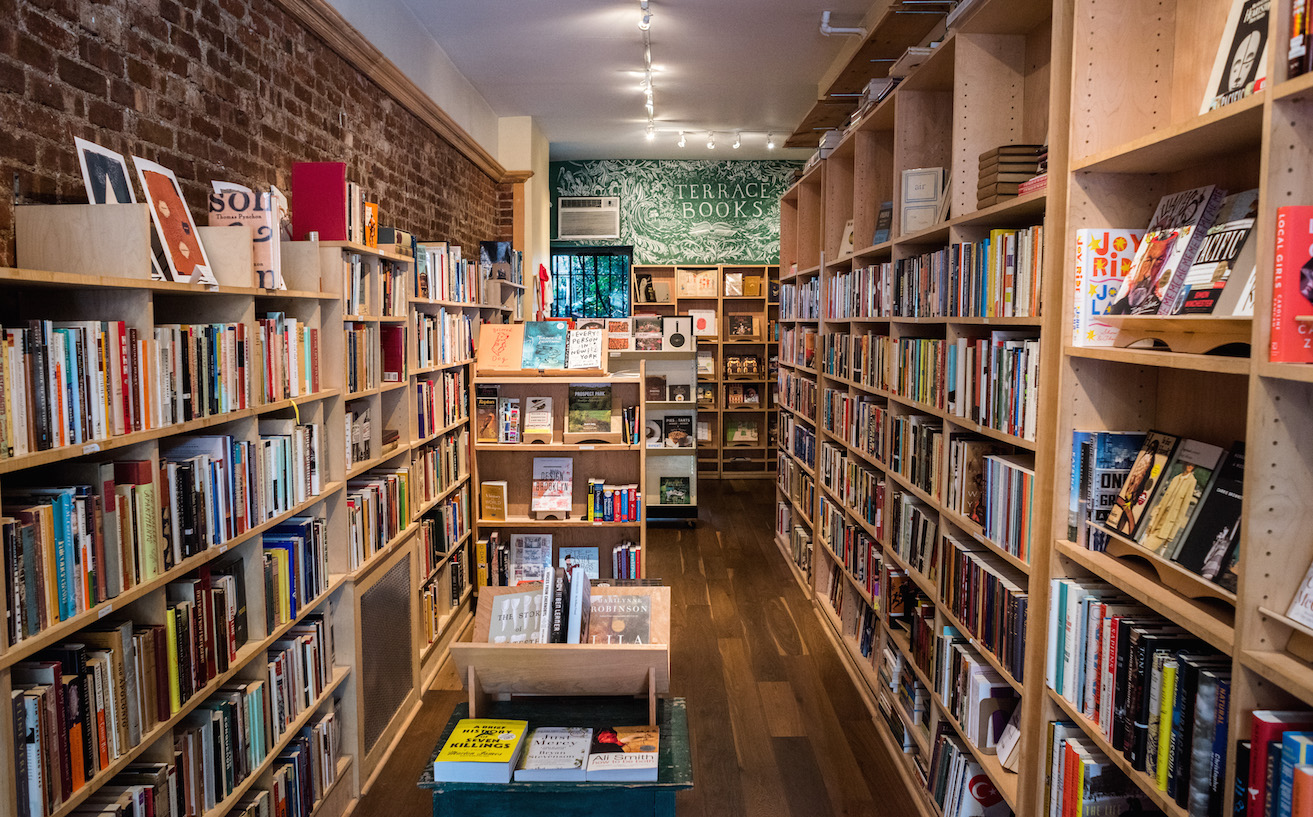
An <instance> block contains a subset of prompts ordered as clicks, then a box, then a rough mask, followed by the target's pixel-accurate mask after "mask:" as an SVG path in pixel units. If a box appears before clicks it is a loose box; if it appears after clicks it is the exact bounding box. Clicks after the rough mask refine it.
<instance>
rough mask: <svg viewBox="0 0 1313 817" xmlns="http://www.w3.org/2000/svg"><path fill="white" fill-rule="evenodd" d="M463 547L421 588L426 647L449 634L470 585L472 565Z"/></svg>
mask: <svg viewBox="0 0 1313 817" xmlns="http://www.w3.org/2000/svg"><path fill="white" fill-rule="evenodd" d="M467 552H468V551H466V549H465V545H461V546H459V547H458V548H456V550H455V551H453V552H452V558H451V559H450V560H449V561H448V562H447V563H446V564H445V565H443V567H442V570H439V571H438V573H437V574H436V575H434V576H432V577H431V578H429V579H428V580H427V581H426V582H425V583H424V584H423V586H421V587H420V591H419V592H420V597H419V598H420V622H421V624H422V626H423V628H424V638H425V643H426V644H432V643H433V642H435V641H437V640H438V639H439V638H440V637H442V635H443V633H445V632H446V631H447V624H448V623H449V621H450V619H451V614H452V611H453V610H455V609H456V608H457V607H458V606H460V601H461V599H462V598H463V597H464V596H465V591H466V589H468V588H469V586H470V576H469V566H468V564H467V559H466V556H465V554H466V553H467Z"/></svg>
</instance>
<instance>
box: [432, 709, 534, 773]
mask: <svg viewBox="0 0 1313 817" xmlns="http://www.w3.org/2000/svg"><path fill="white" fill-rule="evenodd" d="M528 729H529V722H528V721H520V720H495V719H490V718H463V719H461V720H460V721H458V722H457V723H456V726H455V728H454V729H453V730H452V733H451V736H450V737H449V738H447V742H446V743H444V744H443V746H442V751H440V752H438V756H437V758H435V759H434V761H433V777H434V779H437V780H471V779H473V780H482V779H485V778H482V777H479V776H477V775H478V773H477V771H474V770H471V769H470V768H469V765H470V764H486V765H488V766H502V765H504V766H505V770H506V780H507V781H509V780H510V776H511V775H510V773H511V768H512V767H513V765H514V763H515V761H516V759H517V758H518V757H519V754H520V749H521V747H522V746H523V742H524V736H525V733H526V732H528ZM462 771H464V772H465V773H471V772H473V774H474V775H475V776H473V777H467V776H465V775H464V774H461V772H462Z"/></svg>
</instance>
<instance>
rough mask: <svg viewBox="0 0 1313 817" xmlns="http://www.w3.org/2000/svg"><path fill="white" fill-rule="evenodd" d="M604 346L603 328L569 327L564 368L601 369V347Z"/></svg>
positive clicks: (604, 335) (604, 333)
mask: <svg viewBox="0 0 1313 817" xmlns="http://www.w3.org/2000/svg"><path fill="white" fill-rule="evenodd" d="M605 346H606V331H605V330H603V329H571V330H570V331H569V333H568V336H567V338H566V349H565V368H567V369H601V368H602V364H603V362H604V361H603V359H602V349H603V348H604V347H605Z"/></svg>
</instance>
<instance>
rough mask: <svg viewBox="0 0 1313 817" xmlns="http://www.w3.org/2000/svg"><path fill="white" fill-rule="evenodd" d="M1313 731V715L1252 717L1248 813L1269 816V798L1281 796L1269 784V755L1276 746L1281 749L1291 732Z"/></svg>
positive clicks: (1262, 712) (1258, 713)
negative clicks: (1288, 733)
mask: <svg viewBox="0 0 1313 817" xmlns="http://www.w3.org/2000/svg"><path fill="white" fill-rule="evenodd" d="M1308 729H1313V712H1307V711H1301V710H1275V709H1255V710H1254V711H1253V713H1251V715H1250V731H1249V741H1250V749H1249V797H1248V804H1247V811H1248V813H1249V814H1252V815H1260V814H1267V813H1268V811H1267V802H1268V798H1275V797H1276V796H1277V794H1278V792H1277V791H1274V790H1272V789H1270V788H1269V786H1268V784H1267V779H1268V776H1267V772H1268V753H1269V751H1270V748H1271V747H1270V744H1272V743H1273V742H1275V743H1276V745H1277V746H1278V747H1279V746H1280V745H1281V739H1282V737H1283V736H1284V735H1285V733H1287V732H1295V731H1304V730H1308Z"/></svg>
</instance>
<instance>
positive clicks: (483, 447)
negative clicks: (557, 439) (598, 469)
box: [474, 443, 641, 453]
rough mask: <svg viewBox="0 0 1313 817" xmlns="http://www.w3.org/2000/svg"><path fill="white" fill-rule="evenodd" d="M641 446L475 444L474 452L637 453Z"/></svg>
mask: <svg viewBox="0 0 1313 817" xmlns="http://www.w3.org/2000/svg"><path fill="white" fill-rule="evenodd" d="M640 448H641V446H638V445H627V444H625V443H475V444H474V450H475V451H489V452H519V453H525V452H530V453H532V452H536V451H542V452H549V451H638V450H639V449H640Z"/></svg>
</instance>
